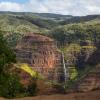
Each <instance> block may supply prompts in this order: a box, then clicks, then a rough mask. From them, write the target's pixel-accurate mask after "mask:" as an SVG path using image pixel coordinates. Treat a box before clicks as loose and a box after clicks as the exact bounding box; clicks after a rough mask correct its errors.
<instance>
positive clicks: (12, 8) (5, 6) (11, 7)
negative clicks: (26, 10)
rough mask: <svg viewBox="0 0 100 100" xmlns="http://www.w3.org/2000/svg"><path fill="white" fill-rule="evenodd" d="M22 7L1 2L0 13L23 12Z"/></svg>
mask: <svg viewBox="0 0 100 100" xmlns="http://www.w3.org/2000/svg"><path fill="white" fill-rule="evenodd" d="M21 10H22V5H20V4H18V3H12V2H1V3H0V11H21Z"/></svg>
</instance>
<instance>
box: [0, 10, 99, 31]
mask: <svg viewBox="0 0 100 100" xmlns="http://www.w3.org/2000/svg"><path fill="white" fill-rule="evenodd" d="M93 20H97V21H99V20H100V15H88V16H72V15H61V14H53V13H31V12H9V11H0V30H1V31H7V32H23V33H24V32H39V33H46V32H47V31H49V30H51V29H53V28H54V27H58V26H62V25H67V24H73V23H83V22H87V21H93Z"/></svg>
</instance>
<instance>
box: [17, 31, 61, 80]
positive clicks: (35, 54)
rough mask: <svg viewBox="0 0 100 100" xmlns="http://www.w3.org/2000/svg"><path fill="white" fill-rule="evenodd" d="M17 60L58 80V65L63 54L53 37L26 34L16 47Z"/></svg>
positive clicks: (45, 75)
mask: <svg viewBox="0 0 100 100" xmlns="http://www.w3.org/2000/svg"><path fill="white" fill-rule="evenodd" d="M15 52H16V58H17V61H18V62H20V63H28V64H29V65H30V66H31V67H32V68H33V70H35V71H37V72H39V73H41V74H42V75H43V76H44V78H47V79H49V80H58V75H57V70H58V67H57V65H58V64H59V63H60V60H61V59H60V57H61V54H60V52H59V51H58V49H57V47H56V45H55V42H54V40H53V39H51V38H48V37H46V36H42V35H37V34H32V33H29V34H26V35H25V36H24V37H23V38H22V40H21V41H20V43H18V45H17V46H16V49H15Z"/></svg>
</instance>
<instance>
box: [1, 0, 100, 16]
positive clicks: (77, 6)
mask: <svg viewBox="0 0 100 100" xmlns="http://www.w3.org/2000/svg"><path fill="white" fill-rule="evenodd" d="M0 10H2V11H29V12H39V13H59V14H67V15H78V16H81V15H88V14H100V0H28V1H27V2H25V3H23V4H20V3H18V2H17V3H16V2H9V1H3V2H0Z"/></svg>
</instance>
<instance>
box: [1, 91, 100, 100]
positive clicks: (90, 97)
mask: <svg viewBox="0 0 100 100" xmlns="http://www.w3.org/2000/svg"><path fill="white" fill-rule="evenodd" d="M0 100H8V99H3V98H0ZM13 100H100V90H96V91H92V92H87V93H73V94H66V95H65V94H55V95H41V96H35V97H25V98H21V99H13Z"/></svg>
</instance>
